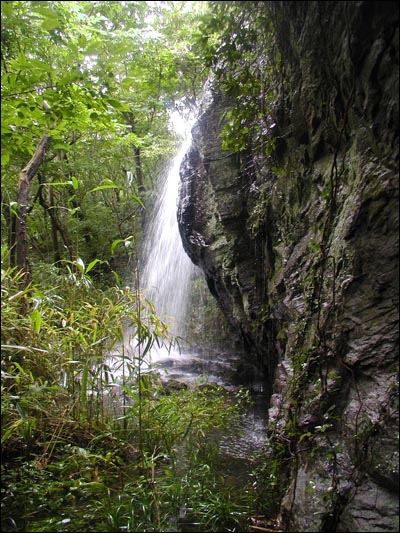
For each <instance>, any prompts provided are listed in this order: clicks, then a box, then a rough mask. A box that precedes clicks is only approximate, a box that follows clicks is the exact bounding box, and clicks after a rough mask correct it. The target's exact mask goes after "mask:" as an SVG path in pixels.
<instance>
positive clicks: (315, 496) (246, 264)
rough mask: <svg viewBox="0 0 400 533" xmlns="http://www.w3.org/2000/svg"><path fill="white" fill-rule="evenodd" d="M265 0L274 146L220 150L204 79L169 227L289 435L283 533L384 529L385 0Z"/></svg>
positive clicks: (392, 213)
mask: <svg viewBox="0 0 400 533" xmlns="http://www.w3.org/2000/svg"><path fill="white" fill-rule="evenodd" d="M270 4H271V7H270V8H271V9H272V11H273V14H274V17H273V20H274V24H275V37H276V43H277V46H278V47H279V52H280V55H281V60H282V63H283V65H284V72H285V79H284V83H283V84H282V86H284V92H278V94H277V95H276V102H275V103H274V106H273V107H274V109H275V110H277V111H276V116H273V117H272V118H271V120H272V119H273V120H272V121H273V122H274V123H276V128H275V129H274V131H275V134H276V135H278V133H279V136H280V139H279V143H278V144H279V151H277V153H275V154H273V155H272V157H270V156H268V155H262V154H260V153H259V152H257V151H256V150H254V149H253V147H252V146H251V145H249V146H248V147H246V150H244V151H243V153H236V154H230V153H228V152H226V151H224V150H222V148H221V138H220V134H221V131H222V128H223V126H224V120H225V119H224V117H226V112H227V111H229V110H230V109H231V108H232V105H233V103H232V101H231V100H230V98H228V97H226V96H225V95H223V94H222V93H221V92H220V91H219V90H218V89H217V87H215V86H214V87H213V86H212V87H211V89H210V92H209V94H208V97H207V102H206V103H205V105H204V106H203V109H202V114H201V116H200V117H199V120H198V122H197V124H196V126H195V128H194V130H193V143H192V147H191V148H190V150H189V152H188V154H187V156H186V159H185V162H184V164H183V166H182V167H181V193H180V205H179V210H178V220H179V225H180V232H181V235H182V240H183V243H184V247H185V249H186V251H187V253H188V254H189V255H190V257H191V258H192V260H193V261H194V262H195V263H196V264H197V265H199V266H200V267H201V268H202V269H203V271H204V274H205V277H206V280H207V283H208V287H209V289H210V291H211V293H212V294H213V295H214V296H215V298H216V299H217V300H218V302H219V305H220V307H221V309H222V311H223V313H224V314H225V316H226V317H227V319H228V320H229V322H230V324H231V325H232V328H233V330H234V331H235V333H236V335H237V336H238V338H239V339H240V340H241V343H242V345H243V347H244V351H245V354H246V357H244V358H243V360H242V362H241V364H240V365H239V367H238V368H239V371H240V372H241V373H242V374H241V377H242V378H243V379H245V380H249V381H251V380H257V378H260V377H262V378H263V379H264V380H265V382H266V384H267V388H268V393H269V395H270V397H271V409H270V421H269V427H270V431H271V432H272V433H273V432H274V431H276V433H277V434H279V435H281V436H284V437H285V438H286V439H287V442H288V443H290V444H288V450H289V452H290V456H291V460H290V461H287V462H286V463H285V464H283V465H282V469H283V470H285V472H286V473H288V475H289V483H288V485H287V487H286V490H285V494H284V497H283V499H282V502H281V510H282V512H283V514H284V516H285V518H286V521H287V524H288V525H287V527H288V530H290V531H366V532H367V531H398V519H397V516H398V485H397V482H398V452H397V450H398V441H397V431H396V430H395V427H396V424H398V408H396V406H398V382H397V378H396V376H397V374H398V309H399V297H398V295H399V291H398V279H399V278H398V228H399V224H398V222H399V209H398V147H399V144H398V141H399V138H398V52H399V44H398V6H397V4H396V3H394V2H381V3H378V2H376V3H375V2H346V3H341V2H272V3H270ZM279 75H280V74H279ZM238 90H239V88H238ZM249 169H250V170H249ZM332 184H334V189H332V186H333V185H332ZM285 442H286V441H285ZM306 443H307V445H306ZM396 461H397V462H396ZM282 476H283V473H282Z"/></svg>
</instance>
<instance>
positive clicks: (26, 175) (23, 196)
mask: <svg viewBox="0 0 400 533" xmlns="http://www.w3.org/2000/svg"><path fill="white" fill-rule="evenodd" d="M50 141H51V137H48V136H43V137H42V138H41V139H40V142H39V144H38V145H37V147H36V150H35V153H34V154H33V156H32V158H31V160H30V161H29V163H28V164H27V165H26V167H25V168H23V169H22V170H21V173H20V175H19V179H18V218H17V221H16V237H17V243H16V256H17V265H18V266H19V268H21V269H22V270H23V272H24V276H23V284H24V286H25V287H26V286H27V285H28V284H29V283H30V281H31V279H32V276H31V271H30V267H29V253H28V230H27V215H28V213H27V209H28V204H29V195H30V190H29V189H30V183H31V181H32V178H33V177H34V175H35V174H36V172H37V170H38V168H39V167H40V165H41V164H42V163H43V160H44V157H45V155H46V151H47V149H48V147H49V145H50Z"/></svg>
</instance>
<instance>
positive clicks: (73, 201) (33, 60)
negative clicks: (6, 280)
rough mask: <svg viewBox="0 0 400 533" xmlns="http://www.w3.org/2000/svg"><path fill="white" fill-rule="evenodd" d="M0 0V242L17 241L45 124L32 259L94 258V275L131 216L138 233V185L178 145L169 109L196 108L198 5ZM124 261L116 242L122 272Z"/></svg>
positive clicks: (142, 194) (143, 185) (32, 211)
mask: <svg viewBox="0 0 400 533" xmlns="http://www.w3.org/2000/svg"><path fill="white" fill-rule="evenodd" d="M2 6H5V7H4V9H2V14H1V16H2V64H1V68H2V202H3V203H2V221H3V223H4V224H2V242H3V243H4V242H8V243H9V245H10V246H12V245H13V238H14V237H13V229H12V228H13V218H14V217H15V216H17V215H18V206H17V202H16V200H17V197H16V185H17V179H16V178H17V176H18V174H19V172H20V171H21V169H22V168H23V167H24V166H25V165H26V163H27V162H28V161H29V158H30V157H31V155H32V154H33V152H34V150H35V148H36V146H37V143H38V141H39V139H40V138H41V137H42V136H43V135H44V134H46V135H49V136H50V137H51V138H52V143H51V147H50V151H49V154H48V156H47V158H46V160H45V162H44V164H43V165H42V168H41V169H40V172H41V177H40V183H37V182H36V180H35V182H34V183H33V184H32V198H33V201H32V205H30V206H29V217H28V236H29V239H28V242H29V244H30V246H31V250H30V257H31V258H32V261H31V262H32V267H33V268H34V263H36V262H38V261H39V260H43V259H44V260H45V261H47V262H50V261H51V262H52V261H54V257H55V258H56V260H58V259H59V258H61V259H69V260H74V259H75V258H76V257H78V256H79V257H82V258H83V260H84V261H85V262H88V263H89V262H90V261H92V260H93V259H94V258H98V259H100V260H102V261H104V263H102V264H101V265H100V264H99V265H97V266H98V268H97V269H96V273H97V274H98V275H99V276H100V275H104V276H108V274H109V270H108V269H107V265H106V263H105V261H108V260H109V259H110V246H111V243H112V242H113V241H114V240H116V239H126V236H127V235H131V234H132V231H133V229H134V228H133V226H135V231H136V232H138V242H140V226H141V224H142V222H143V221H144V215H143V213H142V209H143V204H144V203H145V202H147V192H146V191H148V190H151V188H152V187H153V183H154V180H155V178H156V177H157V175H158V173H159V172H160V169H161V168H162V167H163V165H165V164H166V161H167V160H168V158H169V157H170V155H171V154H172V153H173V152H174V150H175V148H176V139H175V136H174V133H173V132H171V129H170V126H169V112H170V111H171V110H172V109H174V108H177V107H181V106H182V105H186V104H187V105H189V106H192V107H193V106H194V105H195V104H196V97H197V94H198V92H199V90H200V87H201V85H202V83H203V81H204V79H205V77H206V76H207V72H204V71H202V69H201V57H200V55H199V49H198V44H196V41H195V39H194V36H195V35H196V32H197V31H198V30H197V28H198V26H199V21H200V13H201V12H202V11H204V10H205V9H206V7H205V6H204V5H203V2H191V3H190V6H188V5H187V3H185V2H181V3H180V2H165V3H164V4H163V6H160V5H159V4H158V3H148V2H128V3H125V2H124V3H122V2H114V3H110V2H103V1H99V2H96V3H95V4H91V3H88V2H58V1H43V2H13V1H10V2H3V4H2ZM91 191H92V192H91ZM50 215H51V216H50ZM128 260H129V254H127V253H125V252H124V250H123V248H121V247H119V248H118V249H117V250H116V256H115V257H114V263H115V266H116V267H117V268H118V269H119V271H120V273H121V271H123V268H124V266H125V265H126V264H127V262H128ZM100 266H101V267H102V268H100ZM105 281H106V280H105Z"/></svg>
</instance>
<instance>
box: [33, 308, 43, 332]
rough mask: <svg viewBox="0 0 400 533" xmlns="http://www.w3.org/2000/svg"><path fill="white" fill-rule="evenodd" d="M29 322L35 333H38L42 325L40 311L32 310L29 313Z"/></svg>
mask: <svg viewBox="0 0 400 533" xmlns="http://www.w3.org/2000/svg"><path fill="white" fill-rule="evenodd" d="M31 321H32V324H33V328H34V330H35V331H36V333H40V327H41V325H42V315H41V313H40V311H38V310H37V309H34V310H33V311H32V313H31Z"/></svg>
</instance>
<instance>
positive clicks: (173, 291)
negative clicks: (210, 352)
mask: <svg viewBox="0 0 400 533" xmlns="http://www.w3.org/2000/svg"><path fill="white" fill-rule="evenodd" d="M176 122H177V121H176ZM191 125H192V124H191V122H185V121H181V122H180V128H179V129H180V131H179V132H178V133H180V135H181V136H182V137H183V139H184V140H183V142H182V144H181V147H180V149H179V151H178V153H177V154H176V156H175V157H174V159H173V161H172V163H171V164H170V166H169V168H168V169H167V171H166V172H165V175H164V176H163V178H162V179H161V182H160V184H159V190H158V194H157V201H156V203H155V205H154V208H153V212H152V214H151V217H150V221H149V224H148V232H147V234H146V236H145V247H144V253H143V258H144V262H143V266H142V268H141V280H140V281H141V286H142V288H144V291H145V294H146V297H147V298H148V299H149V300H150V301H151V302H152V303H153V305H154V306H155V309H156V313H157V315H158V316H159V317H160V318H161V320H163V321H165V322H168V323H169V324H170V327H171V333H172V334H173V335H179V336H182V337H184V335H185V317H186V314H187V310H188V302H189V295H190V290H191V282H192V280H193V278H194V276H195V275H196V272H197V273H199V269H198V268H197V267H196V266H195V265H194V264H193V263H192V262H191V260H190V259H189V257H188V256H187V254H186V253H185V251H184V249H183V245H182V241H181V237H180V234H179V229H178V222H177V215H176V213H177V201H178V190H179V167H180V164H181V162H182V159H183V157H184V155H185V153H186V152H187V151H188V149H189V146H190V142H191V134H190V130H191Z"/></svg>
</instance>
